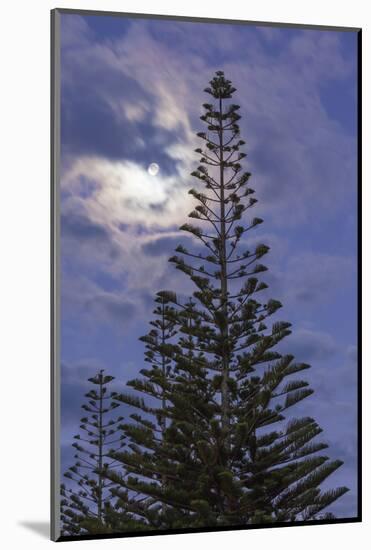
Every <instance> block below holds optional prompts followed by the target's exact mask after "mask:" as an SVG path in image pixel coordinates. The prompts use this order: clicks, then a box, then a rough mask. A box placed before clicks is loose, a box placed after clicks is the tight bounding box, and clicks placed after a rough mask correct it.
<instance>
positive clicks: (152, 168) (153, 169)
mask: <svg viewBox="0 0 371 550" xmlns="http://www.w3.org/2000/svg"><path fill="white" fill-rule="evenodd" d="M159 171H160V167H159V165H158V164H156V163H155V162H152V163H151V164H150V165H149V166H148V174H149V175H150V176H157V174H158V173H159Z"/></svg>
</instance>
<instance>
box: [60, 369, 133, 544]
mask: <svg viewBox="0 0 371 550" xmlns="http://www.w3.org/2000/svg"><path fill="white" fill-rule="evenodd" d="M103 372H104V371H103V370H100V371H99V372H98V374H96V375H95V376H94V377H92V378H89V379H88V380H89V382H90V383H91V384H92V385H93V386H94V387H93V388H92V389H91V390H90V391H89V392H88V393H86V394H85V397H86V398H87V400H88V401H87V403H84V404H83V405H82V409H83V410H84V411H86V413H87V414H86V416H84V417H83V418H81V424H80V432H81V433H80V434H78V435H75V436H74V439H75V440H76V441H75V442H74V443H73V445H72V446H73V447H74V448H75V450H76V454H75V455H74V458H75V459H76V462H75V464H74V465H73V466H71V467H70V468H69V469H68V471H67V472H66V473H65V474H64V477H65V478H67V479H68V480H69V483H68V484H62V485H61V496H62V501H61V519H62V534H64V535H80V534H84V533H90V532H91V533H99V532H109V531H112V530H113V523H114V517H115V514H114V509H113V507H112V496H111V492H110V490H111V489H112V488H113V485H114V483H113V482H112V481H111V480H108V479H107V478H106V477H105V473H106V471H107V470H108V468H114V467H115V466H116V464H115V461H113V460H112V459H111V458H109V451H111V450H113V449H115V450H120V449H122V448H123V447H124V446H125V441H124V439H125V436H124V435H122V432H120V433H119V423H120V422H121V421H122V420H123V417H122V416H119V417H117V418H112V411H113V410H114V409H116V408H117V407H119V406H120V405H119V403H117V402H115V401H113V397H115V395H116V393H115V392H108V388H107V386H108V384H109V383H110V382H112V380H114V377H113V376H108V375H104V374H103Z"/></svg>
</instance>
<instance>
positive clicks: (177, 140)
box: [60, 14, 357, 517]
mask: <svg viewBox="0 0 371 550" xmlns="http://www.w3.org/2000/svg"><path fill="white" fill-rule="evenodd" d="M356 47H357V36H356V33H355V32H345V31H328V30H312V29H302V28H300V29H299V28H284V27H280V28H277V27H269V26H254V25H243V24H241V25H232V24H221V23H212V24H210V23H207V24H206V23H202V22H189V21H179V20H178V21H170V20H168V21H165V20H155V19H152V20H151V19H134V18H132V19H129V18H124V17H112V16H108V15H106V16H103V15H101V16H93V15H86V16H80V15H77V14H62V16H61V176H60V209H61V211H60V215H61V249H60V250H61V317H62V318H61V363H62V367H61V369H62V370H61V377H62V419H61V423H62V425H61V454H62V470H63V471H64V470H65V469H66V468H67V467H68V466H69V465H72V462H73V452H72V450H71V443H72V442H73V440H72V437H73V435H74V434H75V433H76V429H77V428H78V425H79V422H78V420H79V418H80V416H81V413H82V411H81V408H80V407H81V403H82V396H83V394H84V392H85V391H86V390H87V388H88V386H87V383H86V380H87V378H88V377H90V376H92V375H94V374H95V373H96V372H97V370H99V369H105V371H106V372H107V373H109V374H111V375H113V376H115V377H116V380H115V382H114V389H115V390H117V391H120V390H122V391H124V390H125V381H127V380H129V379H131V378H133V377H135V376H136V375H137V373H138V371H139V370H140V369H141V368H142V367H143V366H144V363H143V352H144V346H143V344H142V343H141V342H139V341H138V338H139V337H140V336H142V335H144V334H146V333H147V332H148V330H149V325H148V322H149V320H150V319H151V312H152V310H153V307H154V305H153V299H154V295H155V293H156V292H158V291H159V290H163V289H169V290H174V291H176V292H180V293H182V292H188V291H191V290H192V289H191V287H190V286H189V283H188V281H187V280H186V276H185V275H184V274H182V273H180V272H178V271H176V270H175V269H174V267H173V266H172V264H169V263H168V261H167V260H168V257H169V256H171V255H172V253H173V251H174V248H175V247H176V246H177V245H178V244H179V243H184V242H186V240H187V237H186V236H184V235H183V234H181V233H180V232H179V231H178V228H179V226H180V225H182V224H183V223H185V222H186V221H187V215H188V213H189V212H190V211H191V210H192V209H193V202H192V197H191V196H190V195H188V190H189V189H190V188H191V187H194V185H195V183H194V182H193V181H192V179H193V178H191V177H190V175H189V174H190V172H192V171H193V170H194V169H195V168H196V167H197V165H198V159H197V155H196V153H194V149H195V148H196V147H199V146H200V143H199V141H200V140H199V139H198V138H197V137H196V135H195V134H196V133H197V132H199V131H202V130H203V127H202V122H201V121H200V120H199V116H200V115H201V113H202V108H201V105H202V103H204V102H205V101H208V96H207V94H205V93H204V92H203V89H204V88H205V87H206V86H207V85H208V81H209V80H210V79H211V78H212V77H213V75H214V73H215V71H217V70H223V71H224V72H225V75H226V77H227V78H229V79H231V80H232V82H233V85H234V86H235V88H236V89H237V91H236V93H235V94H234V99H233V101H234V102H236V103H238V104H239V105H240V106H241V110H240V114H241V115H242V119H241V121H240V127H241V137H242V138H243V139H244V141H246V146H245V152H246V153H247V158H246V159H245V160H246V162H245V167H246V169H247V170H248V171H250V172H251V173H252V177H251V179H250V183H251V185H250V186H251V187H252V188H253V189H255V191H256V195H255V196H256V198H257V199H258V200H259V202H258V204H257V205H256V206H255V207H254V208H255V211H254V213H253V216H259V217H262V218H263V219H264V224H262V225H260V226H258V228H257V229H256V232H255V233H254V234H253V235H252V236H251V237H249V243H250V244H257V243H258V242H263V243H265V244H267V245H269V246H270V252H269V254H268V256H266V257H265V258H264V260H265V261H264V263H265V265H266V266H267V267H268V268H269V271H268V272H267V273H266V274H264V275H265V277H264V278H263V280H264V281H265V282H267V283H268V284H269V290H267V291H264V292H265V293H266V297H267V298H275V299H278V300H280V301H281V302H282V303H283V306H284V307H283V308H282V309H281V310H280V311H279V313H277V320H285V321H290V322H291V323H292V325H293V327H292V331H293V332H292V335H291V336H290V337H288V338H287V339H286V340H285V342H284V343H283V344H282V346H283V351H285V352H287V353H292V354H294V355H295V357H296V359H297V360H299V361H305V362H306V363H310V364H311V365H312V369H310V370H309V371H306V373H307V375H306V378H307V379H308V381H310V383H311V386H312V387H313V388H314V390H315V393H314V395H313V396H311V397H310V398H308V399H306V400H305V401H304V402H302V403H301V404H300V405H298V406H296V407H295V411H294V412H295V415H297V416H299V415H310V416H313V417H314V418H315V419H316V420H317V421H318V422H319V424H320V425H321V426H322V428H323V429H324V433H323V437H322V440H324V441H326V442H328V443H329V445H330V448H329V450H328V452H327V454H328V455H329V456H330V457H332V458H340V459H342V460H344V465H343V466H342V467H341V468H340V469H339V470H338V471H337V472H336V473H335V474H333V475H332V476H331V477H330V478H329V480H328V481H327V482H326V487H336V486H339V485H346V486H348V487H349V488H350V491H349V492H348V493H347V494H346V495H345V496H343V497H342V498H341V499H340V500H339V501H337V503H336V504H334V505H333V507H332V508H331V510H332V511H333V512H334V513H335V514H336V515H337V516H338V517H352V516H354V515H356V513H357V510H356V499H357V494H356V474H357V472H356V461H357V456H356V450H357V432H356V429H357V428H356V426H357V423H356V422H357V395H356V391H357V348H356V345H357V288H356V278H357V273H356V260H357V258H356V238H357V235H356V228H357V127H356V110H357V89H356V79H357V74H356V68H357V63H356V55H357V50H356ZM151 163H155V164H157V165H158V167H159V172H158V173H157V174H156V175H155V176H153V175H150V174H149V173H148V167H149V165H150V164H151ZM187 285H188V286H187ZM112 389H113V388H112Z"/></svg>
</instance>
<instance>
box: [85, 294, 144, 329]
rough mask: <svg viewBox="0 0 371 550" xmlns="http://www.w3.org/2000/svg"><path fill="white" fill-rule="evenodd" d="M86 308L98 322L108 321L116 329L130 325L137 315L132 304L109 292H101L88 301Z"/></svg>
mask: <svg viewBox="0 0 371 550" xmlns="http://www.w3.org/2000/svg"><path fill="white" fill-rule="evenodd" d="M85 308H86V310H87V312H88V313H89V314H91V313H93V314H94V317H95V319H96V321H98V322H101V321H102V320H103V321H104V320H107V321H109V322H110V323H112V324H113V325H115V326H116V327H118V326H122V325H124V326H125V325H126V324H128V323H129V322H130V321H131V320H132V319H133V317H134V316H135V313H136V307H135V305H134V304H133V303H132V302H130V301H129V300H127V299H124V298H122V297H121V296H118V295H116V294H113V293H108V292H100V293H97V294H95V295H94V296H92V297H90V298H89V299H87V300H86V302H85Z"/></svg>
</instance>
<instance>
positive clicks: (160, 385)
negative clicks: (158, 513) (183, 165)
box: [113, 71, 347, 527]
mask: <svg viewBox="0 0 371 550" xmlns="http://www.w3.org/2000/svg"><path fill="white" fill-rule="evenodd" d="M235 91H236V90H235V88H234V87H233V85H232V83H231V82H230V81H229V80H228V79H226V78H225V76H224V73H223V72H222V71H218V72H217V73H216V74H215V76H214V78H213V79H212V80H211V82H210V86H209V87H207V88H206V89H205V92H206V93H207V94H208V96H209V97H210V102H208V103H205V104H204V105H203V108H204V114H203V115H202V116H201V120H202V121H203V122H204V124H205V126H206V129H205V131H202V132H199V133H198V134H197V136H198V137H199V138H200V140H201V142H202V144H203V146H202V147H200V148H197V149H196V153H197V154H198V155H199V156H200V160H199V166H198V168H197V169H196V170H195V171H194V172H193V173H192V176H193V177H194V178H195V180H196V181H197V185H195V187H193V188H192V189H191V190H190V191H189V193H190V194H191V195H192V196H193V197H194V199H195V208H194V210H193V211H192V212H191V213H190V214H189V217H190V218H191V219H192V220H196V221H197V222H198V224H197V225H194V224H191V223H186V224H184V225H183V226H182V227H181V228H180V229H181V230H182V231H184V232H186V233H188V234H189V235H190V237H191V239H190V243H191V246H192V247H193V248H191V249H189V250H188V248H186V247H185V246H178V247H177V249H176V255H174V256H172V257H171V258H170V262H172V263H173V264H174V265H175V267H176V268H177V269H178V270H180V271H181V272H183V273H184V274H185V275H186V276H187V277H189V278H190V280H191V281H192V283H193V285H194V289H195V290H194V292H193V295H192V297H190V298H189V299H187V300H186V301H184V302H182V301H181V300H180V299H178V297H177V296H176V295H175V294H174V293H173V292H171V291H167V292H162V293H160V295H161V297H162V299H164V300H166V301H167V302H168V304H171V305H172V307H171V308H170V307H168V310H167V311H168V313H167V314H165V317H167V319H168V322H171V323H173V325H172V326H174V331H176V332H177V333H178V337H177V339H176V342H174V343H171V344H168V345H167V346H163V345H162V346H161V347H159V346H157V345H156V346H155V347H156V349H157V351H160V354H161V353H162V354H163V355H164V356H166V357H167V358H168V361H170V360H171V361H173V364H174V367H173V371H172V373H173V374H172V376H171V377H170V376H168V375H165V376H164V375H163V372H162V374H161V376H159V375H158V374H157V373H158V372H159V371H158V369H157V368H156V367H153V369H152V370H151V371H150V372H142V375H143V376H144V379H142V380H140V379H138V380H136V381H134V382H132V383H130V385H131V386H132V387H134V388H135V389H136V390H138V391H139V392H141V393H142V394H143V393H144V394H147V395H150V396H152V397H156V398H157V399H160V398H161V396H162V398H163V399H164V400H165V401H166V403H167V405H166V407H165V408H164V409H163V412H162V414H163V415H165V417H166V418H167V419H168V422H167V424H166V425H165V424H164V425H163V428H165V429H163V430H162V432H161V434H160V433H159V431H158V429H157V428H156V427H155V425H154V424H151V422H150V421H149V420H146V424H145V423H144V421H143V420H142V419H139V418H138V421H139V422H141V423H142V424H145V426H144V427H142V428H140V427H139V426H135V427H133V425H128V426H126V435H127V437H128V439H129V440H131V442H132V447H133V448H134V449H135V457H130V456H129V455H128V454H127V453H126V454H125V453H124V455H122V454H120V453H113V456H114V457H115V458H116V459H117V460H119V461H120V460H121V461H122V463H123V464H124V465H125V467H127V465H128V462H130V463H131V472H132V474H133V477H132V480H131V483H132V487H136V488H137V489H139V490H141V491H142V492H143V493H144V494H146V495H148V496H150V498H151V502H153V503H155V502H158V503H159V504H161V503H162V504H165V505H166V513H167V517H166V518H163V520H164V525H165V526H166V525H167V526H168V522H169V521H170V523H171V525H170V526H173V527H174V526H180V525H183V526H186V527H189V526H213V525H235V524H254V523H261V522H269V523H271V522H283V521H293V520H303V519H305V520H307V519H311V518H315V517H319V515H320V514H321V513H322V510H324V509H325V508H326V507H327V506H328V505H330V504H331V503H332V502H334V501H335V500H336V499H337V498H339V497H340V496H341V495H342V494H344V493H345V492H346V491H347V489H346V488H345V487H340V488H338V489H335V490H330V491H326V492H321V490H320V485H321V483H322V482H323V481H324V480H325V479H326V478H327V477H328V476H329V475H330V474H331V473H332V472H334V471H335V470H336V469H337V468H339V466H341V464H342V462H341V461H340V460H330V459H329V458H328V457H327V456H325V455H323V454H322V453H321V451H323V450H324V449H326V447H327V445H326V444H324V443H322V442H318V441H317V436H318V435H319V434H320V433H321V428H320V427H319V426H318V424H317V423H316V422H315V420H314V419H312V418H308V417H305V418H294V417H293V416H292V413H291V414H290V409H291V408H292V407H293V406H294V405H296V404H297V403H299V402H300V401H302V400H303V399H305V398H307V397H309V396H310V395H311V394H312V393H313V391H312V389H310V388H309V386H308V383H307V382H306V381H305V380H303V379H301V378H297V377H296V376H294V375H297V374H299V373H301V372H303V371H305V370H306V369H308V368H309V365H307V364H304V363H297V362H295V361H294V357H293V356H292V355H282V354H281V353H280V352H279V343H280V342H281V341H282V340H283V339H284V338H286V337H287V336H288V335H289V334H290V323H287V322H283V321H275V320H274V317H273V316H274V314H275V313H276V312H277V310H278V309H280V308H281V303H280V302H279V301H277V300H274V299H268V300H267V301H261V300H260V299H259V295H260V294H261V293H264V292H266V289H267V284H266V283H265V282H264V281H262V280H260V279H259V277H260V274H261V273H263V272H264V271H266V269H267V268H266V267H265V266H264V265H263V264H262V263H261V259H262V258H263V256H265V255H266V254H267V253H268V251H269V248H268V246H266V245H264V244H263V243H260V244H257V245H254V246H251V245H250V246H249V242H254V240H255V239H254V238H251V239H249V235H250V234H252V232H253V231H255V229H256V228H257V227H258V226H259V225H260V224H261V223H262V222H263V220H262V219H260V218H258V217H254V216H251V215H249V212H250V211H251V210H252V209H253V207H254V204H255V203H256V202H257V200H256V199H255V198H254V190H253V189H251V188H250V186H249V180H250V173H249V172H247V171H245V170H244V169H243V166H242V161H243V159H244V158H245V156H246V154H245V153H244V152H243V151H242V148H243V146H244V145H245V142H244V141H243V140H242V139H241V137H240V126H239V120H240V118H241V117H240V115H239V109H240V108H239V106H238V105H237V104H235V103H233V102H232V101H231V100H232V96H233V94H234V92H235ZM196 243H198V245H197V248H196ZM200 246H201V249H202V250H203V252H201V253H200V252H198V251H199V249H200ZM194 249H196V250H194ZM165 320H166V319H165V318H164V321H165ZM174 322H175V324H174ZM147 343H149V344H150V345H151V346H152V345H153V341H152V340H147ZM152 352H153V350H152ZM152 352H151V353H152ZM164 360H165V359H164ZM154 377H156V381H155V380H154ZM120 399H122V400H124V401H125V402H129V401H128V398H127V396H122V397H121V398H120ZM130 399H131V403H132V404H134V405H135V406H136V407H139V409H142V410H143V411H144V412H145V413H146V414H147V415H149V416H150V415H151V414H154V415H155V416H157V417H158V410H157V409H152V408H151V406H150V405H148V401H145V400H141V399H139V398H138V399H137V398H135V399H134V398H132V397H131V398H130ZM134 474H135V475H134ZM164 479H166V483H164ZM124 485H127V482H125V483H124ZM129 485H130V484H129ZM160 509H161V510H163V508H161V507H160V506H159V508H158V510H160Z"/></svg>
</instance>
